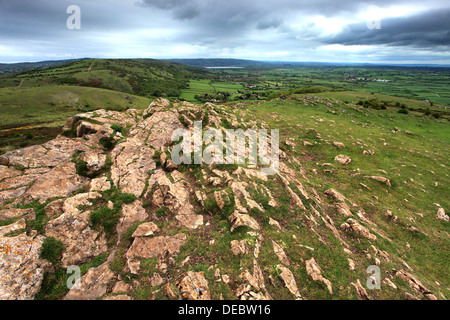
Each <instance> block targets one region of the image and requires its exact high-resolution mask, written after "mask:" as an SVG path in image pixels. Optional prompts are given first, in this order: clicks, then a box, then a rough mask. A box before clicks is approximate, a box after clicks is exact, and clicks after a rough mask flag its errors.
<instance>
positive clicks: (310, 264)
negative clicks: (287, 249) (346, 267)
mask: <svg viewBox="0 0 450 320" xmlns="http://www.w3.org/2000/svg"><path fill="white" fill-rule="evenodd" d="M306 272H307V273H308V274H309V275H310V276H311V278H313V280H314V281H320V282H323V283H324V284H325V285H326V286H327V289H328V291H329V292H330V294H333V287H332V284H331V282H330V281H329V280H327V279H325V278H324V277H323V276H322V270H321V269H320V267H319V265H318V264H317V262H316V260H315V259H314V258H311V259H310V260H307V261H306Z"/></svg>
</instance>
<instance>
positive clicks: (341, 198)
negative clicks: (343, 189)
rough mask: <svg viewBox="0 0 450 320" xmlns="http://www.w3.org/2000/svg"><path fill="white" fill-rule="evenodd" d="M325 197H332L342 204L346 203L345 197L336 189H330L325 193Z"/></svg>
mask: <svg viewBox="0 0 450 320" xmlns="http://www.w3.org/2000/svg"><path fill="white" fill-rule="evenodd" d="M324 194H325V195H327V196H330V197H332V198H333V199H334V200H336V201H340V202H344V201H345V199H346V198H345V197H344V196H343V195H342V194H340V193H339V192H338V191H337V190H335V189H328V190H326V191H325V192H324Z"/></svg>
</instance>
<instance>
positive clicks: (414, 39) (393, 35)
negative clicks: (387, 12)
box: [322, 9, 450, 47]
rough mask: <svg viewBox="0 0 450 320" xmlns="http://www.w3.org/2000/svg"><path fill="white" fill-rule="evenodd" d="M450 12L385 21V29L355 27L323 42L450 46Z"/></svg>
mask: <svg viewBox="0 0 450 320" xmlns="http://www.w3.org/2000/svg"><path fill="white" fill-rule="evenodd" d="M449 30H450V9H445V10H432V11H428V12H424V13H421V14H417V15H414V16H410V17H400V18H388V19H382V20H381V29H379V30H377V29H373V30H371V29H369V28H368V27H367V24H366V23H359V24H351V25H349V26H347V27H346V28H345V29H344V30H343V31H342V32H341V33H339V34H337V35H335V36H333V37H328V38H325V39H322V42H323V43H327V44H342V45H389V46H416V47H433V46H450V31H449Z"/></svg>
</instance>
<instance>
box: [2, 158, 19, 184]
mask: <svg viewBox="0 0 450 320" xmlns="http://www.w3.org/2000/svg"><path fill="white" fill-rule="evenodd" d="M4 161H5V162H6V160H4ZM22 173H23V172H22V171H21V170H17V169H15V168H13V167H8V166H6V165H0V180H3V179H8V178H12V177H17V176H20V175H22Z"/></svg>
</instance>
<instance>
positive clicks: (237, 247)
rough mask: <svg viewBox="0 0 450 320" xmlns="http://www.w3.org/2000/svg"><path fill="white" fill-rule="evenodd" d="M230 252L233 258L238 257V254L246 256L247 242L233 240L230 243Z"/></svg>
mask: <svg viewBox="0 0 450 320" xmlns="http://www.w3.org/2000/svg"><path fill="white" fill-rule="evenodd" d="M231 252H233V254H234V255H235V256H238V255H240V254H247V241H246V240H242V241H238V240H233V241H231Z"/></svg>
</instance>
